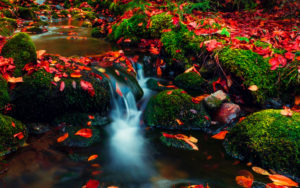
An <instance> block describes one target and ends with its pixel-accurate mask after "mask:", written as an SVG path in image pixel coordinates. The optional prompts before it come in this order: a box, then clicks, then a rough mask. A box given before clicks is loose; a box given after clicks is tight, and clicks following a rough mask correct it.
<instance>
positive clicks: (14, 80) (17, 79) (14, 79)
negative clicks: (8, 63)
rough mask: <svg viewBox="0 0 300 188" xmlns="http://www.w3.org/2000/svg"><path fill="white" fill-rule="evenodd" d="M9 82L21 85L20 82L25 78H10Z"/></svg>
mask: <svg viewBox="0 0 300 188" xmlns="http://www.w3.org/2000/svg"><path fill="white" fill-rule="evenodd" d="M7 82H9V83H19V82H23V77H17V78H16V77H10V76H9V77H8V79H7Z"/></svg>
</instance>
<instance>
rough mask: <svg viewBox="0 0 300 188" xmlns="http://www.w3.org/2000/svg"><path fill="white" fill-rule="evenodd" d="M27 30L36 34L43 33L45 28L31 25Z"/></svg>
mask: <svg viewBox="0 0 300 188" xmlns="http://www.w3.org/2000/svg"><path fill="white" fill-rule="evenodd" d="M27 31H28V32H30V33H34V34H40V33H43V29H42V28H40V27H38V26H33V27H29V28H27Z"/></svg>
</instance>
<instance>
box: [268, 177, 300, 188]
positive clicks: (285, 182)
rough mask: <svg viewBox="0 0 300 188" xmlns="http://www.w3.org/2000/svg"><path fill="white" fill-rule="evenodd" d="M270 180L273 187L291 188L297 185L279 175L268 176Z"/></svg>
mask: <svg viewBox="0 0 300 188" xmlns="http://www.w3.org/2000/svg"><path fill="white" fill-rule="evenodd" d="M269 178H270V180H272V181H273V183H274V184H275V185H285V186H291V187H297V186H298V183H296V182H294V181H293V180H291V179H290V178H288V177H285V176H283V175H279V174H274V175H272V174H270V175H269Z"/></svg>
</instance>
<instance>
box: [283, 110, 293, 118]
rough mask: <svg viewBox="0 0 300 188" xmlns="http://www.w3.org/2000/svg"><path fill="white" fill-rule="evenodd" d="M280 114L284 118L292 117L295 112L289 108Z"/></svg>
mask: <svg viewBox="0 0 300 188" xmlns="http://www.w3.org/2000/svg"><path fill="white" fill-rule="evenodd" d="M280 114H281V115H283V116H287V117H292V115H293V112H292V111H291V109H289V108H284V109H283V110H281V111H280Z"/></svg>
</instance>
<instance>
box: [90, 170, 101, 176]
mask: <svg viewBox="0 0 300 188" xmlns="http://www.w3.org/2000/svg"><path fill="white" fill-rule="evenodd" d="M101 173H102V171H100V170H95V171H93V172H92V175H93V176H96V175H98V174H101Z"/></svg>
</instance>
